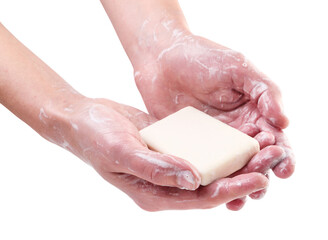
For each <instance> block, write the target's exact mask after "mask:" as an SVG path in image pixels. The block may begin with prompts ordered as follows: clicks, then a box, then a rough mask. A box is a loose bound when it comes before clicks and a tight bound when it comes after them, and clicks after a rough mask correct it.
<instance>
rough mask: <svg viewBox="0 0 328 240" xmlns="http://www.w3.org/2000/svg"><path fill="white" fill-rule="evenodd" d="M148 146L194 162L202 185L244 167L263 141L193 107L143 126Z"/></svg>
mask: <svg viewBox="0 0 328 240" xmlns="http://www.w3.org/2000/svg"><path fill="white" fill-rule="evenodd" d="M140 135H141V137H142V139H143V140H144V141H145V142H146V144H147V145H148V147H149V148H150V149H152V150H154V151H158V152H160V153H166V154H171V155H173V156H177V157H180V158H183V159H185V160H187V161H188V162H190V163H191V164H192V165H193V166H194V167H196V169H197V170H198V171H199V173H200V176H201V185H203V186H205V185H208V184H210V183H211V182H213V181H214V180H216V179H219V178H223V177H226V176H229V175H230V174H232V173H234V172H236V171H237V170H239V169H241V168H242V167H243V166H245V165H246V163H247V162H248V161H249V160H250V159H251V158H252V157H253V155H255V154H256V153H257V152H258V151H259V150H260V146H259V143H258V142H257V141H256V140H255V139H253V138H251V137H249V136H248V135H246V134H244V133H242V132H241V131H239V130H237V129H235V128H233V127H230V126H229V125H227V124H225V123H223V122H221V121H219V120H217V119H215V118H213V117H211V116H209V115H207V114H206V113H203V112H201V111H199V110H197V109H195V108H193V107H186V108H183V109H181V110H179V111H177V112H175V113H173V114H171V115H169V116H167V117H166V118H163V119H162V120H159V121H157V122H156V123H154V124H152V125H150V126H148V127H146V128H144V129H142V130H141V131H140Z"/></svg>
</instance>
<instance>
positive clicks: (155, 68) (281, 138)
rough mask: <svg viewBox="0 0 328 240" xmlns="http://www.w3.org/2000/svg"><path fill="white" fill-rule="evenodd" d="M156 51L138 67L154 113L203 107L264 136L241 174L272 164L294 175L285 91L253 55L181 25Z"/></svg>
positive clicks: (280, 172)
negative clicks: (282, 92)
mask: <svg viewBox="0 0 328 240" xmlns="http://www.w3.org/2000/svg"><path fill="white" fill-rule="evenodd" d="M151 53H152V55H151V57H147V58H145V59H144V60H143V61H141V62H139V63H135V64H134V68H135V80H136V84H137V86H138V89H139V91H140V93H141V95H142V97H143V100H144V102H145V104H146V107H147V109H148V111H149V113H150V114H151V115H152V116H155V117H156V118H158V119H161V118H163V117H165V116H167V115H169V114H171V113H173V112H175V111H177V110H179V109H181V108H183V107H186V106H193V107H195V108H198V109H199V110H201V111H204V112H205V113H207V114H209V115H211V116H213V117H215V118H217V119H219V120H221V121H223V122H225V123H227V124H229V125H230V126H232V127H234V128H237V129H239V130H241V131H243V132H244V133H246V134H248V135H250V136H252V137H254V138H256V139H257V140H258V141H259V143H260V146H261V151H260V152H259V153H258V154H257V155H255V156H254V157H253V159H252V160H251V161H250V162H249V163H248V165H246V167H245V168H243V169H242V170H241V171H239V172H238V173H247V172H260V173H263V174H268V170H269V169H272V170H273V172H274V173H275V175H276V176H278V177H280V178H287V177H289V176H291V175H292V173H293V171H294V166H295V162H294V155H293V152H292V150H291V147H290V145H289V143H288V140H287V138H286V136H285V134H284V133H283V131H282V129H283V128H285V127H287V125H288V119H287V117H286V116H285V114H284V113H283V109H282V103H281V95H280V91H279V89H278V87H277V86H276V85H275V84H274V83H273V82H272V81H270V79H268V77H267V76H265V75H264V74H263V73H261V72H260V71H258V70H257V69H256V68H255V67H254V65H253V64H252V63H250V61H249V60H247V59H246V58H245V57H244V56H243V55H242V54H240V53H238V52H236V51H233V50H231V49H228V48H226V47H224V46H221V45H218V44H216V43H214V42H212V41H209V40H207V39H204V38H202V37H199V36H195V35H192V34H190V32H188V31H179V30H177V29H175V30H172V35H171V36H170V37H169V38H168V39H167V41H165V44H164V43H162V44H161V47H158V48H156V49H152V52H151ZM235 175H236V174H235ZM264 193H265V190H263V191H261V192H257V193H255V194H252V195H251V197H252V198H255V199H256V198H260V197H262V196H263V194H264ZM244 202H245V198H243V199H238V200H236V201H234V202H232V203H229V204H228V205H227V206H228V208H230V209H233V210H238V209H240V208H241V207H242V205H243V204H244Z"/></svg>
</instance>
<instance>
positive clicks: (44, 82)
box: [0, 24, 270, 211]
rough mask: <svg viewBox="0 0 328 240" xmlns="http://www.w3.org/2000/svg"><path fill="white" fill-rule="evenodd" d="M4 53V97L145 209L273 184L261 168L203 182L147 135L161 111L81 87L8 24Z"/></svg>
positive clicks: (201, 203)
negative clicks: (150, 144) (152, 145)
mask: <svg viewBox="0 0 328 240" xmlns="http://www.w3.org/2000/svg"><path fill="white" fill-rule="evenodd" d="M0 52H1V54H0V103H1V104H3V105H4V106H5V107H6V108H8V109H9V110H10V111H11V112H13V113H14V114H15V115H16V116H17V117H19V118H20V119H21V120H22V121H24V122H25V123H27V124H28V125H29V126H30V127H32V128H33V129H34V130H35V131H36V132H37V133H38V134H40V135H41V136H42V137H44V138H45V139H47V140H48V141H50V142H52V143H54V144H57V145H59V146H61V147H62V148H64V149H66V150H68V151H70V152H71V153H73V154H74V155H76V156H77V157H79V158H80V159H82V160H83V161H84V162H86V163H87V164H89V165H91V166H92V167H93V168H94V169H95V170H96V171H97V172H98V173H99V174H100V175H101V176H102V177H103V178H104V179H105V180H107V181H108V182H109V183H111V184H113V185H115V186H116V187H118V188H119V189H121V190H122V191H124V192H125V193H126V194H127V195H128V196H130V197H131V198H132V199H133V200H134V201H135V202H136V203H137V204H138V205H139V206H140V207H141V208H143V209H145V210H148V211H159V210H167V209H192V208H212V207H215V206H218V205H220V204H223V203H226V202H230V201H232V200H234V199H238V198H242V197H244V196H246V195H249V194H252V193H256V192H258V191H260V190H262V189H264V188H265V187H266V186H267V184H268V179H267V178H266V177H265V176H264V175H263V174H261V173H242V174H238V175H236V176H231V177H229V178H224V179H220V180H217V181H215V182H213V183H211V184H210V185H208V186H206V187H203V186H199V184H200V180H201V179H200V176H199V173H198V172H197V170H196V169H194V167H193V166H192V165H190V164H189V163H188V162H187V161H185V160H183V159H180V158H177V157H175V156H170V155H166V154H160V153H157V152H153V151H151V150H149V149H148V148H147V146H146V144H145V143H144V142H143V141H142V139H141V137H140V135H139V130H140V129H142V128H144V127H146V126H148V125H150V124H152V123H154V122H155V121H156V120H157V119H156V118H155V117H154V116H151V115H149V114H146V113H144V112H142V111H140V110H138V109H135V108H133V107H130V106H126V105H123V104H119V103H116V102H113V101H110V100H107V99H91V98H87V97H85V96H83V95H82V94H80V93H78V92H77V91H75V90H74V89H73V88H72V87H71V86H70V85H69V84H67V83H66V82H65V81H64V80H63V79H62V78H61V77H60V76H59V75H58V74H56V73H55V72H54V71H53V70H52V69H51V68H49V67H48V66H47V65H46V64H45V63H43V62H42V61H41V60H40V59H39V58H38V57H36V56H35V55H34V54H33V53H32V52H30V51H29V50H28V49H27V48H26V47H25V46H24V45H22V44H21V43H20V42H19V41H18V40H17V39H16V38H15V37H14V36H13V35H12V34H10V32H9V31H8V30H7V29H6V28H5V27H4V26H3V25H1V24H0ZM268 162H270V161H268ZM266 168H268V166H266ZM236 201H237V202H238V201H239V200H236Z"/></svg>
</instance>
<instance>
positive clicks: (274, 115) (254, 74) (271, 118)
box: [240, 63, 289, 128]
mask: <svg viewBox="0 0 328 240" xmlns="http://www.w3.org/2000/svg"><path fill="white" fill-rule="evenodd" d="M241 74H243V75H244V76H243V77H242V78H241V79H244V81H243V91H244V93H245V94H246V95H248V97H249V98H250V99H251V100H252V101H254V102H256V103H257V107H258V109H259V111H260V113H261V114H262V115H263V116H264V117H265V118H266V119H267V121H268V122H270V123H271V124H272V125H273V126H276V127H278V128H286V127H287V126H288V123H289V121H288V118H287V117H286V115H285V114H284V111H283V105H282V100H281V93H280V90H279V88H278V86H277V85H276V84H275V83H273V82H272V81H270V80H269V79H268V77H266V76H265V75H264V74H263V73H262V72H260V71H258V70H257V69H256V68H255V66H253V64H251V63H249V65H248V69H246V70H245V71H242V73H241ZM240 77H241V76H240Z"/></svg>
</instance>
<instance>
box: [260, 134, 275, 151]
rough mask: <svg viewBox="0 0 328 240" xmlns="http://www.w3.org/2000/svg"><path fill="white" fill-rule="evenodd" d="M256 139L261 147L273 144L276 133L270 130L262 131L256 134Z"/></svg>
mask: <svg viewBox="0 0 328 240" xmlns="http://www.w3.org/2000/svg"><path fill="white" fill-rule="evenodd" d="M255 139H256V140H257V141H258V142H259V144H260V149H263V148H265V147H266V146H269V145H273V144H274V143H275V141H276V140H275V137H274V135H273V134H272V133H270V132H260V133H258V134H257V135H256V136H255Z"/></svg>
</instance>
